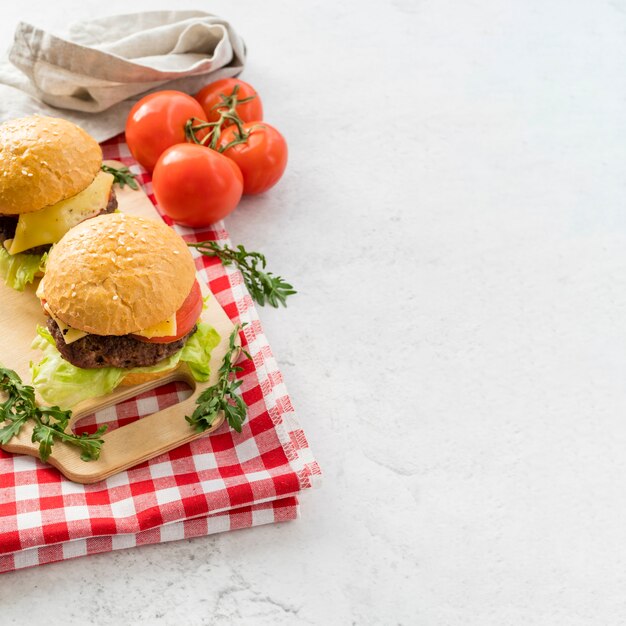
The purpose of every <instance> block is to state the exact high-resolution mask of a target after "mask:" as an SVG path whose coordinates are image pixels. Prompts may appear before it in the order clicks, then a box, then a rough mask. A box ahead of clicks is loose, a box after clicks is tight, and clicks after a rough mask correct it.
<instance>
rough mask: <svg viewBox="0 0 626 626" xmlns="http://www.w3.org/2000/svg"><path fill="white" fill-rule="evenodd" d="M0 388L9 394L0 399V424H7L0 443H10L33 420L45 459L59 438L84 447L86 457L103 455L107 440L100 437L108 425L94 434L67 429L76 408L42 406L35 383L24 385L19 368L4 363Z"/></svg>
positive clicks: (33, 439) (85, 459) (1, 429)
mask: <svg viewBox="0 0 626 626" xmlns="http://www.w3.org/2000/svg"><path fill="white" fill-rule="evenodd" d="M0 392H2V393H3V394H4V395H5V396H6V400H5V401H4V402H0V425H2V424H4V426H2V428H0V444H7V443H9V441H11V439H12V438H13V437H15V436H16V435H18V434H19V432H20V430H21V429H22V426H24V424H26V422H28V421H30V420H32V421H33V422H34V427H33V436H32V438H31V441H32V442H33V443H38V444H39V457H40V458H41V460H42V461H47V460H48V458H49V457H50V454H51V452H52V446H53V445H54V441H55V440H58V441H64V442H65V443H69V444H71V445H74V446H77V447H78V448H80V450H81V455H80V458H81V459H82V460H83V461H95V460H97V459H98V458H99V457H100V450H101V448H102V444H103V443H104V441H103V440H102V439H100V437H101V436H102V435H103V434H104V432H105V431H106V429H107V427H106V426H101V427H100V428H98V430H97V431H96V432H95V433H93V434H91V435H90V434H87V433H83V434H82V435H74V434H73V433H67V432H65V430H66V428H67V426H68V424H69V420H70V417H71V416H72V412H71V411H64V410H62V409H60V408H59V407H58V406H48V407H41V406H38V405H37V403H36V402H35V390H34V389H33V387H30V386H29V385H24V384H23V383H22V380H21V378H20V377H19V375H18V374H17V373H16V372H14V371H13V370H10V369H6V368H4V367H0Z"/></svg>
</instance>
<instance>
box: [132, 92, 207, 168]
mask: <svg viewBox="0 0 626 626" xmlns="http://www.w3.org/2000/svg"><path fill="white" fill-rule="evenodd" d="M192 117H197V118H199V119H201V120H204V117H205V115H204V110H203V109H202V107H201V106H200V104H199V103H198V101H197V100H195V99H194V98H192V97H191V96H189V95H187V94H186V93H183V92H182V91H157V92H156V93H152V94H150V95H147V96H145V97H144V98H142V99H141V100H139V102H137V104H135V106H134V107H133V108H132V109H131V111H130V113H129V114H128V119H127V120H126V143H127V144H128V147H129V149H130V151H131V153H132V155H133V156H134V157H135V159H136V160H137V161H138V162H139V163H141V165H143V166H144V167H145V168H146V169H148V170H152V169H154V166H155V165H156V162H157V160H158V159H159V157H160V156H161V154H162V153H163V152H164V151H165V149H166V148H169V147H170V146H173V145H174V144H177V143H182V142H184V141H185V123H186V122H187V120H189V119H190V118H192Z"/></svg>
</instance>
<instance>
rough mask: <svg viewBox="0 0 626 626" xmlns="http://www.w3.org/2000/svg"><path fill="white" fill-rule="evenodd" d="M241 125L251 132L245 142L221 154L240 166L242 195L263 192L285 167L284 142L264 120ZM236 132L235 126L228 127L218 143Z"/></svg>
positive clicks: (222, 142) (221, 142)
mask: <svg viewBox="0 0 626 626" xmlns="http://www.w3.org/2000/svg"><path fill="white" fill-rule="evenodd" d="M243 127H244V130H245V131H247V132H249V133H250V136H249V137H248V141H247V142H246V143H240V144H237V145H236V146H233V147H232V148H228V149H227V150H225V151H224V152H223V153H222V154H223V155H224V156H226V157H228V158H229V159H232V160H233V161H234V162H235V163H236V164H237V165H238V166H239V169H240V170H241V173H242V174H243V192H244V193H245V194H255V193H262V192H264V191H267V190H268V189H269V188H270V187H273V186H274V185H275V184H276V183H277V182H278V181H279V180H280V178H281V176H282V175H283V172H284V171H285V168H286V167H287V142H286V141H285V138H284V137H283V136H282V135H281V134H280V133H279V132H278V131H277V130H276V129H275V128H274V127H273V126H270V125H269V124H267V123H266V122H248V123H246V124H244V125H243ZM236 134H237V127H236V126H229V127H228V128H227V129H225V130H224V133H223V134H222V136H221V138H220V146H221V147H224V146H226V145H227V144H228V143H230V142H231V141H232V140H233V139H235V137H236Z"/></svg>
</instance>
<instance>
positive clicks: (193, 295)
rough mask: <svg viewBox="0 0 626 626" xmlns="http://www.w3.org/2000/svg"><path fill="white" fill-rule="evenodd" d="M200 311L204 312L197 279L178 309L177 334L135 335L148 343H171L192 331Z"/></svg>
mask: <svg viewBox="0 0 626 626" xmlns="http://www.w3.org/2000/svg"><path fill="white" fill-rule="evenodd" d="M200 313H202V292H201V291H200V285H199V284H198V281H197V280H196V281H194V283H193V287H192V288H191V291H190V292H189V295H188V296H187V298H186V300H185V301H184V302H183V304H182V306H181V307H180V309H178V311H176V335H172V336H171V337H152V338H151V339H148V338H147V337H142V336H141V335H133V337H134V338H135V339H138V340H139V341H145V342H147V343H171V342H172V341H177V340H178V339H181V338H182V337H184V336H185V335H186V334H187V333H188V332H190V331H191V329H192V328H193V327H194V326H195V325H196V322H197V321H198V319H199V317H200Z"/></svg>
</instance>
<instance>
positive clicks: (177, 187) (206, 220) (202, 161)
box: [152, 143, 243, 226]
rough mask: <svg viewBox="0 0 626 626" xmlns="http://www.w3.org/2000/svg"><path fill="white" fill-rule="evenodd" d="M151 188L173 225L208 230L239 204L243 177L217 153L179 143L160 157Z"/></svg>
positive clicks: (231, 162)
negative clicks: (200, 227)
mask: <svg viewBox="0 0 626 626" xmlns="http://www.w3.org/2000/svg"><path fill="white" fill-rule="evenodd" d="M152 187H153V189H154V195H155V197H156V199H157V202H158V204H159V206H160V207H161V208H162V209H163V211H164V213H165V214H166V215H169V217H171V218H172V219H173V220H174V221H175V222H178V223H179V224H184V225H185V226H208V225H209V224H213V223H214V222H217V221H218V220H221V219H222V218H224V217H226V216H227V215H228V214H229V213H230V212H231V211H232V210H233V209H234V208H235V207H236V206H237V205H238V204H239V200H241V193H242V190H243V177H242V176H241V171H240V170H239V168H238V167H237V165H236V164H235V162H234V161H231V160H230V159H227V158H226V157H225V156H224V155H222V154H220V153H219V152H216V151H215V150H211V149H210V148H206V147H205V146H200V145H198V144H194V143H181V144H178V145H176V146H172V147H171V148H168V149H167V150H166V151H165V152H164V153H163V154H162V155H161V158H160V159H159V160H158V162H157V164H156V166H155V168H154V173H153V175H152Z"/></svg>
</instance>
